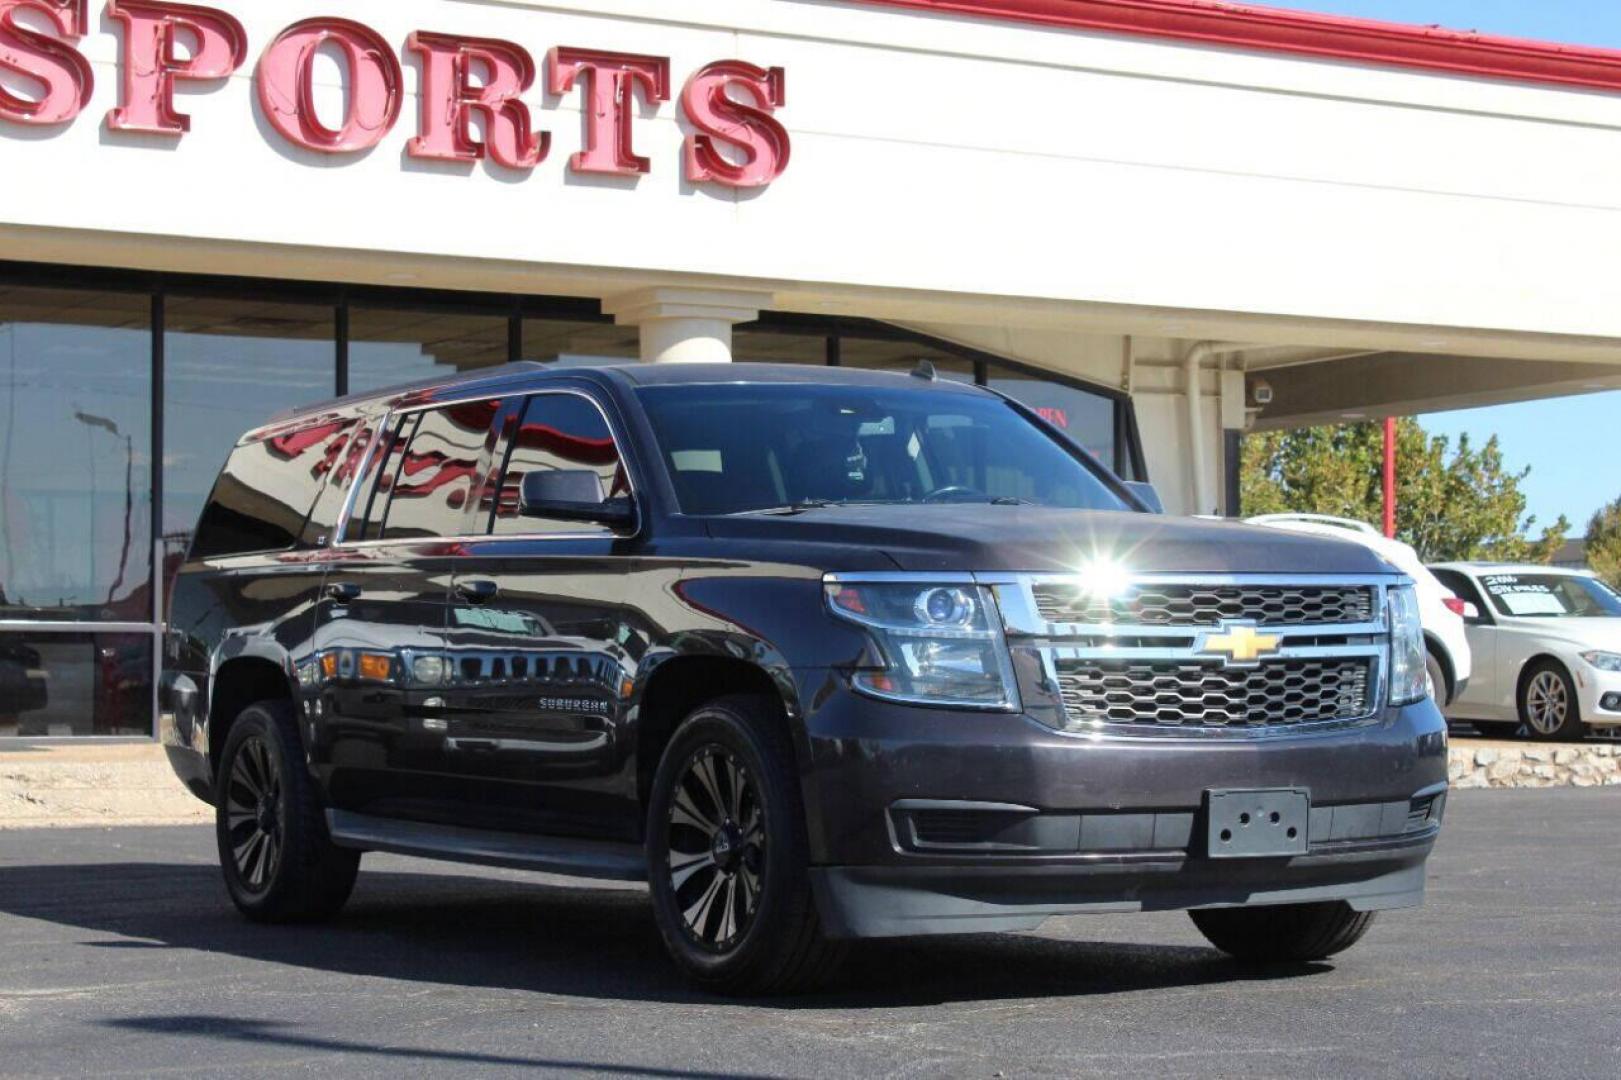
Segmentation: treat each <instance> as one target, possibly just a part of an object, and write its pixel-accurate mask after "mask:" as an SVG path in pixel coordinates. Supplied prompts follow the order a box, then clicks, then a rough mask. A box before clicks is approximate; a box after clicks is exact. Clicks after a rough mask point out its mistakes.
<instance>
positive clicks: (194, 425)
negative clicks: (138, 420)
mask: <svg viewBox="0 0 1621 1080" xmlns="http://www.w3.org/2000/svg"><path fill="white" fill-rule="evenodd" d="M335 325H336V322H335V318H334V315H333V309H332V308H331V307H327V306H325V305H318V304H281V303H267V302H261V301H255V300H247V299H241V298H236V297H225V298H219V297H186V296H169V297H167V298H166V299H165V303H164V386H165V398H164V425H163V458H164V461H163V560H164V565H165V568H166V571H167V573H166V579H167V577H168V576H170V575H172V574H173V573H174V571H175V570H176V569H178V567H179V565H180V563H181V562H182V561H183V560H184V559H185V556H186V551H187V549H188V548H189V546H190V543H191V534H192V530H193V529H195V528H196V527H197V519H198V517H199V516H200V515H201V514H202V512H203V506H204V504H206V503H207V501H208V493H209V492H210V491H212V490H213V488H214V481H215V479H216V478H217V477H218V476H219V472H220V467H221V466H223V465H224V464H225V459H226V458H227V457H228V456H229V455H230V452H231V448H232V447H233V446H235V445H236V443H237V440H238V439H240V438H241V437H242V436H243V435H244V434H245V433H246V432H248V431H250V430H252V429H253V428H256V427H260V426H262V425H263V424H265V423H267V422H268V421H269V420H270V419H271V417H273V416H275V415H276V414H277V413H278V412H281V411H282V410H284V409H291V408H294V407H295V406H299V405H310V404H313V403H315V402H319V401H323V400H326V399H327V398H330V397H331V396H332V392H333V389H334V387H335V385H336V382H337V344H336V337H335Z"/></svg>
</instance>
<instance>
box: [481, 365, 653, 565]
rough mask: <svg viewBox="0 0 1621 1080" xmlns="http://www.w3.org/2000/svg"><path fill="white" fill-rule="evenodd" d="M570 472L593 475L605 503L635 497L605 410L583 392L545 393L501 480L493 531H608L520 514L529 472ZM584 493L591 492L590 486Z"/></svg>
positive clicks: (532, 404) (526, 420)
mask: <svg viewBox="0 0 1621 1080" xmlns="http://www.w3.org/2000/svg"><path fill="white" fill-rule="evenodd" d="M548 470H570V471H576V472H583V473H590V474H591V475H592V477H593V478H594V480H595V483H596V490H597V494H598V497H599V498H600V499H603V500H606V499H613V498H618V497H620V496H622V495H628V494H629V493H630V483H629V480H628V478H627V477H626V474H625V468H624V464H623V462H621V461H620V458H619V451H618V449H616V448H615V446H614V440H613V432H612V431H611V430H610V429H609V428H608V422H607V421H606V420H604V419H603V417H602V412H601V410H599V409H598V408H597V406H596V405H595V404H593V403H592V402H591V401H590V400H588V399H586V398H583V397H580V396H579V395H577V394H540V395H537V396H536V397H533V398H531V399H530V401H529V404H528V406H527V408H526V409H525V410H524V414H523V420H522V422H521V423H520V424H519V425H518V426H517V429H516V431H514V433H513V435H512V438H511V442H510V444H509V447H508V451H507V467H506V471H505V473H504V474H503V476H502V478H501V487H500V494H499V496H498V497H497V501H496V506H495V522H494V527H493V531H494V532H495V533H496V534H497V535H506V536H512V535H518V534H522V533H538V532H546V533H557V532H602V531H603V529H602V527H601V526H599V525H594V524H590V523H583V522H567V521H555V520H552V519H549V518H533V517H524V516H522V515H521V514H519V512H518V496H519V493H520V492H521V491H522V488H523V478H524V477H525V476H526V475H528V474H529V473H533V472H542V471H548ZM584 490H587V491H589V490H590V488H589V486H586V487H585V488H584Z"/></svg>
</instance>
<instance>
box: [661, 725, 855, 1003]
mask: <svg viewBox="0 0 1621 1080" xmlns="http://www.w3.org/2000/svg"><path fill="white" fill-rule="evenodd" d="M771 706H772V703H770V702H768V701H766V700H764V699H761V698H756V697H743V696H739V697H727V698H721V699H719V700H717V701H714V702H711V703H709V704H706V705H703V706H701V707H700V708H698V709H697V710H695V711H694V712H693V713H692V714H691V715H690V716H688V717H687V719H686V720H685V721H683V722H682V724H681V726H680V727H679V728H678V729H677V730H676V732H675V735H674V736H673V737H672V738H671V739H670V744H669V746H668V747H667V748H666V749H665V751H664V756H663V758H662V759H661V760H660V761H659V767H658V772H657V773H656V774H655V775H654V778H653V788H652V792H651V796H650V798H649V799H648V807H647V863H648V880H649V883H650V891H651V893H652V896H653V914H654V918H655V921H656V922H657V923H658V928H659V933H660V934H661V935H662V936H663V938H664V944H665V946H666V947H667V948H668V949H669V951H670V955H671V956H672V957H673V958H674V959H675V962H676V964H677V965H678V966H679V967H680V968H681V969H682V971H683V972H684V973H685V974H686V975H687V976H688V977H689V978H691V979H692V980H693V981H694V982H696V983H697V984H698V985H700V986H701V987H703V988H704V989H706V990H710V991H713V992H716V993H721V994H733V995H743V994H787V993H798V992H803V991H807V990H812V989H815V988H816V987H819V986H821V985H824V984H825V983H826V982H827V980H828V979H830V978H831V977H832V975H833V974H834V972H835V971H836V969H837V968H838V965H839V963H840V962H841V961H842V959H843V957H844V953H845V946H844V945H843V944H842V943H837V942H831V941H829V940H828V939H827V938H826V936H825V935H824V934H823V932H822V924H821V918H820V917H819V915H818V914H817V911H816V904H815V901H814V900H813V898H812V896H811V887H810V875H809V870H808V868H809V857H810V856H809V851H810V848H809V841H808V839H807V837H806V824H805V808H804V803H803V801H802V799H801V797H800V792H799V778H798V774H797V772H796V770H795V768H794V756H793V747H792V745H791V744H790V743H789V740H788V735H787V732H786V731H785V730H784V727H783V724H782V723H781V720H780V718H779V716H778V715H777V710H775V709H774V708H772V707H771ZM711 793H713V794H711Z"/></svg>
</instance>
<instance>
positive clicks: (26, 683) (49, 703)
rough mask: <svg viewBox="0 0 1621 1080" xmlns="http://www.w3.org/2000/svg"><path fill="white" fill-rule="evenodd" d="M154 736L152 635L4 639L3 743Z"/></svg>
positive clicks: (0, 661)
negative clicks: (11, 740)
mask: <svg viewBox="0 0 1621 1080" xmlns="http://www.w3.org/2000/svg"><path fill="white" fill-rule="evenodd" d="M151 733H152V637H151V635H150V634H0V738H4V737H7V736H21V737H23V738H63V737H67V736H74V735H80V736H82V735H99V736H111V735H150V734H151Z"/></svg>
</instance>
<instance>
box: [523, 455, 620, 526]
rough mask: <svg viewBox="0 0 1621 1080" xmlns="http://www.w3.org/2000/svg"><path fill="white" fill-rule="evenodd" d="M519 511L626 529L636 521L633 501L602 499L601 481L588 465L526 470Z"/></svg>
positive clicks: (526, 513)
mask: <svg viewBox="0 0 1621 1080" xmlns="http://www.w3.org/2000/svg"><path fill="white" fill-rule="evenodd" d="M518 513H520V514H522V515H523V516H524V517H531V518H548V519H550V520H552V521H580V522H586V523H589V524H594V525H606V526H607V527H609V528H610V529H628V528H631V527H632V526H634V525H635V524H636V504H635V503H633V502H632V501H631V500H630V499H628V498H621V499H604V498H603V497H602V481H600V480H599V479H597V474H596V473H594V472H592V471H591V470H590V469H546V470H542V471H538V472H531V473H525V474H524V478H523V484H522V485H521V486H520V487H519V490H518Z"/></svg>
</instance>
